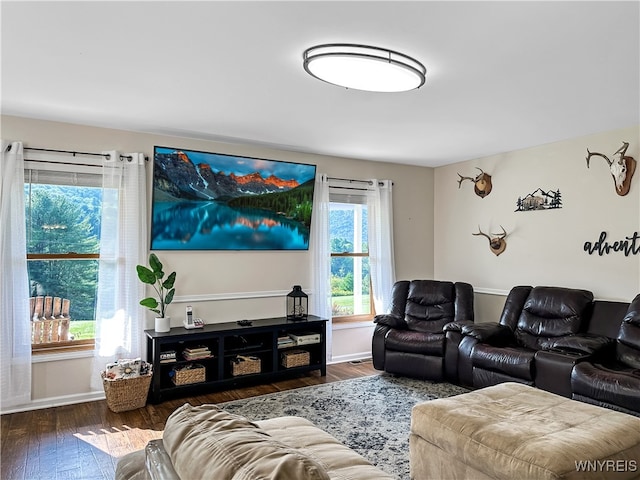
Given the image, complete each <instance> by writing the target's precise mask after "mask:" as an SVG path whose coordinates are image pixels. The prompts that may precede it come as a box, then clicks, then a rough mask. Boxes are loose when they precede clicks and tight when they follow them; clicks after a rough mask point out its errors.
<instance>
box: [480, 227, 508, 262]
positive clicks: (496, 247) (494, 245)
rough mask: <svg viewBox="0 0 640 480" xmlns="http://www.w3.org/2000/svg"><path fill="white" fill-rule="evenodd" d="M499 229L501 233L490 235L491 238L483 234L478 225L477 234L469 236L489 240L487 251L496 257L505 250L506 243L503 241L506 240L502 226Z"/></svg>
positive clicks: (505, 233)
mask: <svg viewBox="0 0 640 480" xmlns="http://www.w3.org/2000/svg"><path fill="white" fill-rule="evenodd" d="M500 228H502V233H492V234H491V235H493V236H489V235H487V234H486V233H483V232H482V230H480V225H478V233H472V234H471V235H482V236H483V237H487V239H488V240H489V249H490V250H491V251H492V252H493V253H494V254H495V255H496V256H498V255H500V254H501V253H502V252H504V251H505V249H506V248H507V241H506V240H505V238H507V232H506V230H505V229H504V227H503V226H502V225H500Z"/></svg>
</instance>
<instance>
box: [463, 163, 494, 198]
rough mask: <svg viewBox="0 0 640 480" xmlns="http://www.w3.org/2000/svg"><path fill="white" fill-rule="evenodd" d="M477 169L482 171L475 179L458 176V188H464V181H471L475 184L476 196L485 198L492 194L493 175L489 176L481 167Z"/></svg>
mask: <svg viewBox="0 0 640 480" xmlns="http://www.w3.org/2000/svg"><path fill="white" fill-rule="evenodd" d="M476 168H477V169H478V170H480V173H479V174H478V175H476V177H475V178H473V177H463V176H462V175H460V174H458V176H459V177H460V179H459V180H458V188H460V187H461V186H462V182H463V181H464V180H471V181H472V182H473V191H474V192H476V195H478V196H479V197H480V198H484V197H486V196H487V195H489V194H490V193H491V187H492V185H491V175H489V174H488V173H484V172H483V171H482V169H481V168H479V167H476Z"/></svg>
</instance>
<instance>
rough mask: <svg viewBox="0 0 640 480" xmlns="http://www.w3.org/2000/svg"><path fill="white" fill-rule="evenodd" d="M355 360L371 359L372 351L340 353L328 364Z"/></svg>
mask: <svg viewBox="0 0 640 480" xmlns="http://www.w3.org/2000/svg"><path fill="white" fill-rule="evenodd" d="M355 360H371V351H367V352H360V353H350V354H349V355H340V356H338V357H335V356H334V357H333V358H332V359H331V361H330V362H327V364H328V365H335V364H336V363H345V362H353V361H355Z"/></svg>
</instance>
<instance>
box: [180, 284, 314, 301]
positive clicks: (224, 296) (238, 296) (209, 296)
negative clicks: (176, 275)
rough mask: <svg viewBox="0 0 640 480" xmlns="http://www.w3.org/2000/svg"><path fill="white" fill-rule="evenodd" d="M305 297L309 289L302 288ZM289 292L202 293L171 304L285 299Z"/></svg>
mask: <svg viewBox="0 0 640 480" xmlns="http://www.w3.org/2000/svg"><path fill="white" fill-rule="evenodd" d="M302 290H304V292H305V293H306V294H307V295H312V293H309V291H308V290H309V289H305V288H304V287H303V289H302ZM290 292H291V290H263V291H256V292H234V293H204V294H201V295H181V296H176V297H174V298H173V303H195V302H218V301H222V300H246V299H251V298H271V297H286V296H287V295H288V294H289V293H290Z"/></svg>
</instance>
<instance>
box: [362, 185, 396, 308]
mask: <svg viewBox="0 0 640 480" xmlns="http://www.w3.org/2000/svg"><path fill="white" fill-rule="evenodd" d="M371 182H372V186H371V190H370V191H369V192H368V195H367V205H368V210H369V266H370V269H371V284H372V288H373V303H374V306H375V309H376V312H377V313H386V312H387V311H388V309H389V305H390V301H391V288H392V287H393V283H394V282H395V279H396V271H395V262H394V258H393V204H392V190H393V182H391V180H376V179H373V180H371Z"/></svg>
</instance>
